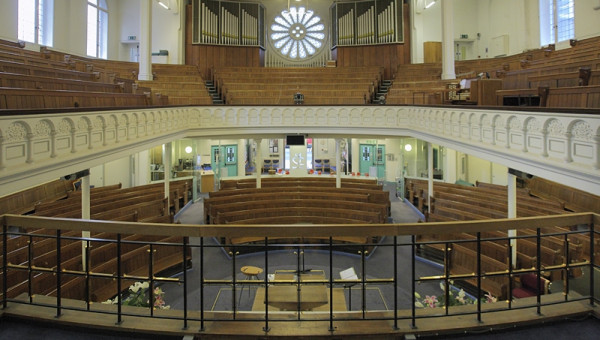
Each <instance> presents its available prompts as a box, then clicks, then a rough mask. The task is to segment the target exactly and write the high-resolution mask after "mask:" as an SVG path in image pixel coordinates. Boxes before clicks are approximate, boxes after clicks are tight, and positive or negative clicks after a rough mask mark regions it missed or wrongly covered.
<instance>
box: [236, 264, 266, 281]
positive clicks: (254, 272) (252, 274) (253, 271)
mask: <svg viewBox="0 0 600 340" xmlns="http://www.w3.org/2000/svg"><path fill="white" fill-rule="evenodd" d="M240 271H241V272H242V274H244V275H246V280H252V279H255V280H258V274H260V273H262V272H263V270H262V268H258V267H254V266H243V267H242V268H241V269H240Z"/></svg>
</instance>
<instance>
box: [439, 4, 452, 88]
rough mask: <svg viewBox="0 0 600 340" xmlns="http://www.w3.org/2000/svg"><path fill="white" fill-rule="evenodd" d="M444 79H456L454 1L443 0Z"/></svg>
mask: <svg viewBox="0 0 600 340" xmlns="http://www.w3.org/2000/svg"><path fill="white" fill-rule="evenodd" d="M440 2H441V3H442V79H456V72H455V70H454V2H453V0H442V1H440Z"/></svg>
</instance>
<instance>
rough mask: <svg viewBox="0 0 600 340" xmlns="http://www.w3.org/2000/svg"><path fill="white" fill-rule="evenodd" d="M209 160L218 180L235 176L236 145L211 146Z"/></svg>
mask: <svg viewBox="0 0 600 340" xmlns="http://www.w3.org/2000/svg"><path fill="white" fill-rule="evenodd" d="M210 159H211V162H210V164H211V166H212V169H213V171H214V172H215V174H218V176H219V178H220V177H231V176H237V145H221V146H218V145H213V146H212V147H211V158H210ZM224 169H227V171H223V170H224Z"/></svg>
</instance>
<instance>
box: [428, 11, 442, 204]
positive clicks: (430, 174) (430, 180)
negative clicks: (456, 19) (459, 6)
mask: <svg viewBox="0 0 600 340" xmlns="http://www.w3.org/2000/svg"><path fill="white" fill-rule="evenodd" d="M442 2H443V1H442ZM431 197H433V144H431V143H429V142H428V143H427V212H429V213H431Z"/></svg>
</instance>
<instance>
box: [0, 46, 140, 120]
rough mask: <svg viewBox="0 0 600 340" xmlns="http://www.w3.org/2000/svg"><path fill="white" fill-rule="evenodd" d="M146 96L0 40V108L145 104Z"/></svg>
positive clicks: (102, 74)
mask: <svg viewBox="0 0 600 340" xmlns="http://www.w3.org/2000/svg"><path fill="white" fill-rule="evenodd" d="M151 104H152V101H151V98H149V96H147V95H145V94H143V93H139V92H135V91H134V90H133V87H132V86H125V84H124V83H123V82H119V81H117V80H115V78H112V79H109V77H108V75H107V73H105V72H102V71H98V70H94V69H93V68H87V69H85V70H82V69H78V68H77V64H76V63H74V62H73V61H71V60H60V61H57V60H53V59H50V58H46V54H44V53H41V52H35V51H27V50H24V49H22V48H21V47H17V46H15V44H11V43H10V42H6V41H0V109H44V108H69V107H106V106H109V107H122V106H135V107H138V106H148V105H151Z"/></svg>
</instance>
